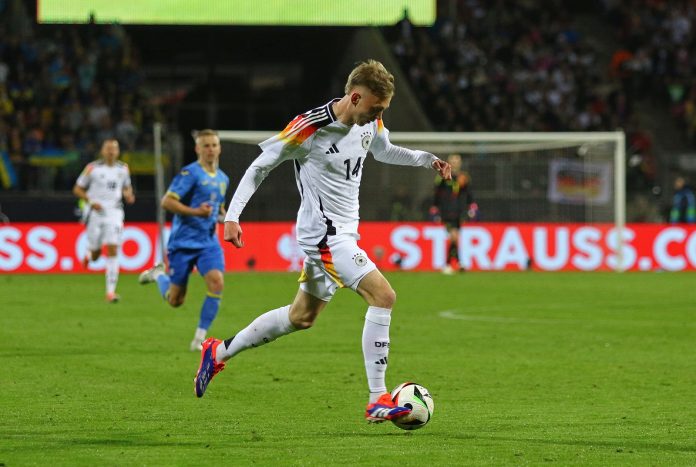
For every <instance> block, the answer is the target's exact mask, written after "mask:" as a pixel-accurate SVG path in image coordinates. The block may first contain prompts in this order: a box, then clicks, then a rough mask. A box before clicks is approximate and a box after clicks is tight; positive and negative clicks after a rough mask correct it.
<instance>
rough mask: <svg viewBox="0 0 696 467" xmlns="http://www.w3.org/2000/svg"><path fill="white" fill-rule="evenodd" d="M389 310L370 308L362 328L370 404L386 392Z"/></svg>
mask: <svg viewBox="0 0 696 467" xmlns="http://www.w3.org/2000/svg"><path fill="white" fill-rule="evenodd" d="M390 322H391V310H390V309H389V308H380V307H376V306H371V307H369V308H368V309H367V313H366V314H365V326H364V327H363V335H362V348H363V356H364V357H365V371H366V372H367V385H368V387H369V388H370V403H372V402H375V401H376V400H377V399H378V398H379V396H381V395H382V394H384V393H385V392H387V385H386V383H385V382H384V376H385V373H386V372H387V357H388V355H389V323H390Z"/></svg>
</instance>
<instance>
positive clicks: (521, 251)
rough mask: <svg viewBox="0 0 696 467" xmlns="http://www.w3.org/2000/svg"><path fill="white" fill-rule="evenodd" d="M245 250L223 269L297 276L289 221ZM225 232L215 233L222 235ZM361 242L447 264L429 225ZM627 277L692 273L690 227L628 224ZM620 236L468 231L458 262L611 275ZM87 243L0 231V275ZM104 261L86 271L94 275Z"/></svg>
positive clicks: (523, 228)
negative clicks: (630, 273)
mask: <svg viewBox="0 0 696 467" xmlns="http://www.w3.org/2000/svg"><path fill="white" fill-rule="evenodd" d="M242 228H243V229H244V236H243V238H244V241H245V246H244V248H242V249H236V248H234V247H233V246H231V245H229V244H225V246H224V251H225V261H226V264H227V270H228V271H247V270H258V271H293V270H295V271H296V270H299V269H300V267H301V264H302V259H303V254H302V250H301V249H300V248H299V247H298V245H297V243H296V241H295V236H294V224H293V223H290V222H268V223H265V222H264V223H261V222H250V223H244V224H242ZM221 233H222V229H220V234H221ZM360 233H361V235H362V239H361V240H360V242H359V243H360V245H361V246H362V248H363V249H364V250H365V251H366V252H367V254H368V255H369V256H370V257H371V258H372V259H373V261H375V263H377V265H378V266H379V267H380V268H381V269H383V270H397V269H403V270H418V271H432V270H437V269H440V268H442V267H443V266H444V263H445V258H446V247H447V234H446V232H445V230H444V228H443V227H441V226H439V225H435V224H430V223H419V222H415V223H393V222H363V223H361V225H360ZM156 236H157V226H156V225H155V224H154V223H129V224H127V225H126V227H125V229H124V243H123V248H122V252H121V260H120V264H121V268H122V270H124V271H141V270H143V269H144V268H146V267H149V266H150V265H152V264H153V261H154V260H155V257H156V254H157V252H156V250H157V248H158V247H157V246H156V245H157V244H158V242H157V241H156ZM622 236H623V240H624V249H623V264H624V265H625V267H626V269H629V270H643V271H647V270H668V271H684V270H696V226H686V225H659V224H632V225H628V226H627V227H626V228H625V229H624V230H623V233H622ZM618 240H619V236H618V232H617V231H616V230H615V229H614V227H613V225H610V224H591V225H589V224H588V225H583V224H469V225H466V226H463V227H462V229H461V231H460V259H461V262H462V265H463V266H464V267H465V268H467V269H469V270H511V271H520V270H527V269H533V270H539V271H559V270H563V271H572V270H575V271H602V270H612V269H615V268H616V266H617V264H618V261H619V257H618V244H619V241H618ZM86 245H87V240H86V236H85V233H84V228H83V227H82V226H81V225H79V224H74V223H45V224H34V223H17V224H9V225H2V226H0V273H13V272H30V273H75V272H84V270H83V269H82V267H81V266H80V261H79V260H78V258H82V257H83V256H84V253H85V249H86ZM103 268H104V264H103V260H101V261H100V262H97V263H95V264H93V265H92V266H90V270H91V271H101V270H103Z"/></svg>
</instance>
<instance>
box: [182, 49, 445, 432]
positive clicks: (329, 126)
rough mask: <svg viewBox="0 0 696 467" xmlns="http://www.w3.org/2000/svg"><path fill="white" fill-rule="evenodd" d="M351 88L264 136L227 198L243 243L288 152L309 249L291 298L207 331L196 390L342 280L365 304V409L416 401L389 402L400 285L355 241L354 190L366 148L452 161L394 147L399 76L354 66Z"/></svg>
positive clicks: (232, 228)
mask: <svg viewBox="0 0 696 467" xmlns="http://www.w3.org/2000/svg"><path fill="white" fill-rule="evenodd" d="M345 90H346V95H345V96H343V97H342V98H340V99H334V100H332V101H331V102H329V103H327V104H325V105H323V106H321V107H318V108H316V109H314V110H311V111H309V112H306V113H304V114H302V115H299V116H297V117H296V118H295V119H294V120H293V121H291V122H290V123H289V124H288V126H287V127H286V128H285V129H284V130H283V131H282V132H281V133H280V134H278V135H276V136H274V137H272V138H270V139H268V140H266V141H264V142H262V143H261V144H260V145H259V146H260V147H261V149H262V150H263V152H262V153H261V155H260V156H259V157H258V158H257V159H256V160H255V161H254V162H253V163H252V164H251V166H250V167H249V169H248V170H247V171H246V173H245V175H244V177H243V178H242V180H241V182H240V184H239V186H238V188H237V191H236V192H235V194H234V197H233V198H232V201H231V202H230V206H229V209H228V211H227V216H226V218H225V240H226V241H229V242H232V244H234V245H235V246H236V247H237V248H241V247H242V246H243V243H242V229H241V227H240V226H239V216H240V215H241V213H242V210H243V209H244V206H245V205H246V204H247V202H248V201H249V199H250V197H251V196H252V194H253V193H254V192H255V191H256V189H257V188H258V187H259V185H260V184H261V182H262V181H263V179H264V178H265V177H266V176H267V175H268V173H269V172H270V171H271V170H272V169H274V168H275V167H276V166H278V164H280V163H281V162H283V161H286V160H291V161H292V164H293V165H294V167H295V178H296V180H297V188H298V191H299V192H300V197H301V204H300V209H299V212H298V214H297V240H298V243H299V244H300V246H301V247H302V249H303V250H304V252H305V253H306V255H307V258H306V260H305V263H304V268H303V271H302V275H301V277H300V282H301V285H300V290H299V291H298V293H297V295H296V297H295V300H294V302H293V303H292V304H291V305H286V306H284V307H281V308H277V309H275V310H271V311H268V312H266V313H264V314H262V315H261V316H259V317H258V318H256V319H255V320H254V321H253V322H252V323H251V324H250V325H249V326H247V327H246V328H244V329H242V330H241V331H239V332H238V333H237V335H235V336H234V337H232V338H230V339H227V340H225V341H221V340H218V339H215V338H209V339H208V340H206V341H205V342H204V344H203V352H202V356H201V364H200V367H199V368H198V373H197V374H196V378H195V380H194V381H195V391H196V395H197V396H198V397H202V396H203V394H204V393H205V390H206V388H207V385H208V383H209V382H210V380H211V379H212V377H213V376H214V375H216V374H217V373H218V372H220V371H221V370H222V369H223V368H224V367H225V362H226V361H227V360H229V359H230V358H232V357H233V356H235V355H236V354H238V353H239V352H241V351H243V350H246V349H249V348H251V347H258V346H261V345H263V344H266V343H269V342H271V341H273V340H275V339H277V338H278V337H280V336H283V335H285V334H289V333H291V332H294V331H297V330H300V329H307V328H309V327H311V326H312V325H313V324H314V321H315V320H316V318H317V316H318V315H319V313H320V312H321V310H322V309H323V308H324V307H325V306H326V304H327V303H328V302H329V301H330V300H331V297H332V296H333V294H334V293H335V292H336V290H337V289H338V288H340V287H349V288H351V289H353V290H355V291H356V292H357V293H358V294H360V296H362V297H363V298H364V299H365V301H366V302H367V304H368V308H367V314H366V315H365V324H364V328H363V336H362V349H363V355H364V359H365V369H366V371H367V382H368V386H369V391H370V398H369V401H368V405H367V409H366V412H365V418H366V419H367V420H368V421H370V422H382V421H385V420H391V419H393V418H396V417H399V416H403V415H406V414H408V413H409V412H410V409H408V408H406V407H398V406H396V405H395V404H394V402H392V400H391V397H390V395H389V393H388V392H387V387H386V384H385V372H386V368H387V354H388V353H389V323H390V321H391V310H392V306H393V305H394V302H395V300H396V294H395V293H394V290H392V288H391V286H390V285H389V282H387V280H386V279H385V278H384V276H383V275H382V274H381V273H380V272H379V270H377V267H376V266H375V264H374V263H373V262H372V261H371V260H370V258H369V257H368V256H367V254H366V253H365V251H363V250H362V249H361V248H360V247H359V246H358V244H357V240H358V239H359V235H358V221H359V214H358V209H359V206H358V192H359V188H360V179H361V178H362V168H363V166H364V164H365V159H366V157H367V154H368V151H369V152H371V153H372V154H373V155H374V157H375V159H377V160H378V161H381V162H386V163H388V164H397V165H411V166H416V167H425V168H432V169H435V170H437V171H438V173H439V174H440V175H441V176H442V177H443V178H446V179H447V178H449V177H450V167H449V164H447V162H445V161H442V160H440V159H438V158H437V157H435V156H434V155H432V154H430V153H427V152H423V151H413V150H410V149H406V148H402V147H398V146H394V145H392V144H391V143H390V142H389V136H388V135H389V131H388V130H387V129H386V128H384V126H383V124H382V112H384V110H385V109H386V108H387V107H389V103H390V101H391V98H392V95H393V93H394V77H393V76H392V75H391V74H390V73H389V72H388V71H387V70H386V69H385V68H384V66H383V65H382V64H381V63H379V62H376V61H373V60H369V61H367V62H364V63H361V64H360V65H358V66H357V67H356V68H355V69H354V70H353V71H352V72H351V74H350V76H349V77H348V82H347V84H346V88H345Z"/></svg>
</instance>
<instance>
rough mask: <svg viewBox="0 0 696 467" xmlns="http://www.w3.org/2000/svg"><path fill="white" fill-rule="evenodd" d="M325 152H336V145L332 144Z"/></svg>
mask: <svg viewBox="0 0 696 467" xmlns="http://www.w3.org/2000/svg"><path fill="white" fill-rule="evenodd" d="M326 154H338V148H337V147H336V145H335V144H332V145H331V147H330V148H329V150H328V151H326Z"/></svg>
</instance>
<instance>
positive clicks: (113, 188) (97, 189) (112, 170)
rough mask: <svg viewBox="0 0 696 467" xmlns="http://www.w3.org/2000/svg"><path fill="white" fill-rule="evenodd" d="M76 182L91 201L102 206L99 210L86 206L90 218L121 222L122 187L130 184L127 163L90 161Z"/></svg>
mask: <svg viewBox="0 0 696 467" xmlns="http://www.w3.org/2000/svg"><path fill="white" fill-rule="evenodd" d="M76 184H77V186H79V187H80V188H83V189H85V190H87V198H88V199H89V201H90V202H91V203H99V204H100V205H101V207H102V210H101V211H96V210H94V209H89V207H88V216H89V218H90V219H94V218H99V219H101V220H103V221H108V222H114V223H122V222H123V201H122V199H123V189H124V188H127V187H130V186H131V179H130V172H129V171H128V165H127V164H125V163H123V162H120V161H116V163H114V165H112V166H109V165H107V164H105V163H104V162H103V161H101V160H100V161H95V162H91V163H89V164H87V166H86V167H85V168H84V170H83V171H82V173H81V174H80V176H79V177H78V178H77V182H76Z"/></svg>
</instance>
